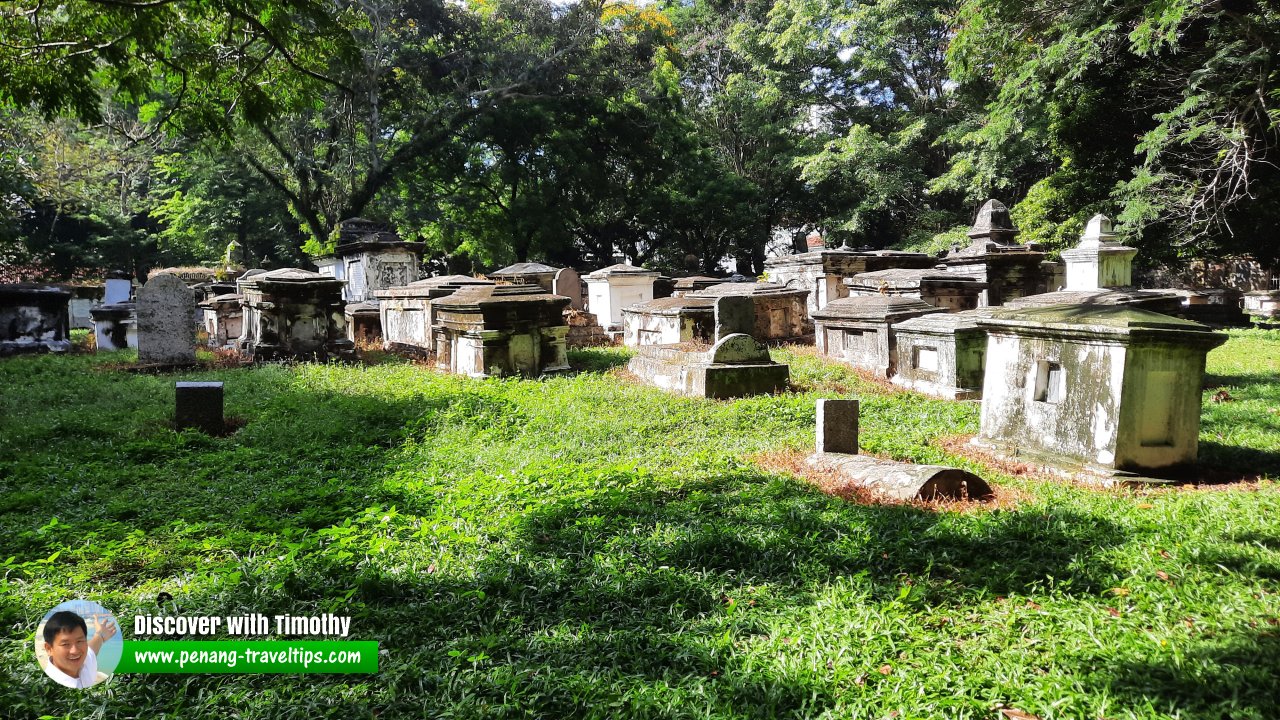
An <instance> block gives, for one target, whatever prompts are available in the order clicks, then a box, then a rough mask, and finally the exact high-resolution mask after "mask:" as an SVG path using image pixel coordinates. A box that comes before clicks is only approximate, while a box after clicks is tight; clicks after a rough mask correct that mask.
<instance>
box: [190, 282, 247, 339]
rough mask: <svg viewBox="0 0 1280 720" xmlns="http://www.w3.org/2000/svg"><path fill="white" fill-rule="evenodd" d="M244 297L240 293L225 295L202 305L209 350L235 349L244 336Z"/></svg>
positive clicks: (215, 297) (206, 301)
mask: <svg viewBox="0 0 1280 720" xmlns="http://www.w3.org/2000/svg"><path fill="white" fill-rule="evenodd" d="M243 301H244V297H243V296H241V295H240V294H239V293H225V294H223V295H215V296H214V297H211V298H209V299H208V300H205V301H204V302H202V303H200V307H201V309H203V310H204V330H205V332H206V333H208V335H209V341H208V344H209V348H210V349H220V348H233V347H236V346H237V345H238V343H239V340H240V336H241V335H243V334H244V310H243V308H242V307H241V303H242V302H243Z"/></svg>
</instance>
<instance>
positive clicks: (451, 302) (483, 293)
mask: <svg viewBox="0 0 1280 720" xmlns="http://www.w3.org/2000/svg"><path fill="white" fill-rule="evenodd" d="M559 300H564V301H568V300H569V298H567V297H564V296H562V295H552V294H551V293H549V292H546V291H545V290H543V289H542V288H540V287H538V286H537V285H466V286H464V287H461V288H458V290H456V291H455V292H453V293H451V294H449V295H445V296H444V297H441V298H436V299H435V300H434V301H433V302H435V303H437V304H438V305H439V306H440V307H462V306H479V305H482V304H485V305H487V304H489V303H496V302H549V301H559Z"/></svg>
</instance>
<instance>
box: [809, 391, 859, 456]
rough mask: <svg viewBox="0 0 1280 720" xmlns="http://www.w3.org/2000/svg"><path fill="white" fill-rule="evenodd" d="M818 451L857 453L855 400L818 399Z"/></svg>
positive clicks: (856, 411) (856, 408)
mask: <svg viewBox="0 0 1280 720" xmlns="http://www.w3.org/2000/svg"><path fill="white" fill-rule="evenodd" d="M818 452H820V453H845V454H847V455H857V454H858V401H857V400H830V399H826V398H822V399H819V400H818Z"/></svg>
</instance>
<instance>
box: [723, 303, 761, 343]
mask: <svg viewBox="0 0 1280 720" xmlns="http://www.w3.org/2000/svg"><path fill="white" fill-rule="evenodd" d="M755 331H756V302H755V300H753V299H752V298H751V297H750V296H749V295H722V296H720V297H718V298H716V337H715V339H716V342H719V341H720V340H722V339H724V338H726V337H728V336H730V335H733V334H735V333H742V334H744V335H751V334H753V333H754V332H755Z"/></svg>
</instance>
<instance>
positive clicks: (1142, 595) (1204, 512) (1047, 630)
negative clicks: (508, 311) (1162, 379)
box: [0, 331, 1280, 720]
mask: <svg viewBox="0 0 1280 720" xmlns="http://www.w3.org/2000/svg"><path fill="white" fill-rule="evenodd" d="M778 354H779V355H781V356H783V357H785V358H787V359H788V360H789V361H790V362H791V363H792V365H793V378H794V381H795V383H796V385H797V386H798V387H799V388H801V389H803V390H805V392H800V393H795V394H788V395H782V396H776V397H757V398H750V399H744V400H739V401H735V402H711V401H702V400H692V399H682V398H675V397H671V396H669V395H666V394H664V393H662V392H660V391H657V390H655V389H652V388H647V387H642V386H638V385H634V384H631V383H629V382H627V381H625V380H623V379H622V378H620V377H618V376H616V375H615V374H612V373H610V372H609V370H610V369H611V368H615V367H617V366H619V365H620V364H621V363H623V362H624V361H625V358H626V353H625V352H624V351H620V350H598V351H590V352H586V351H584V352H581V353H576V354H575V355H574V358H573V359H574V362H575V363H576V364H577V365H578V366H579V367H583V368H585V369H587V370H588V371H585V372H582V373H579V374H577V375H574V376H570V377H561V378H555V379H548V380H541V381H519V380H505V381H497V380H493V381H473V380H469V379H465V378H458V377H452V376H447V375H442V374H437V373H433V372H430V371H427V370H425V369H424V368H422V367H421V366H418V365H413V364H406V363H399V362H388V363H384V364H378V365H374V366H368V367H345V366H337V365H297V366H264V367H258V368H253V369H234V370H221V371H208V372H192V373H186V374H179V375H161V376H155V375H143V374H130V373H124V372H119V371H111V370H107V369H104V368H103V366H104V365H105V364H108V363H117V362H120V361H122V360H126V359H128V358H129V354H128V353H117V354H110V355H99V356H83V355H81V356H69V357H47V356H46V357H32V358H15V359H10V360H6V361H3V362H0V563H3V567H2V570H3V573H2V574H0V578H2V579H0V626H2V627H3V628H4V629H3V633H2V634H0V638H2V639H0V715H2V716H7V717H20V718H30V717H39V716H45V715H47V716H53V717H63V716H65V717H75V718H80V717H90V716H92V717H107V718H117V717H118V718H134V717H139V718H226V717H237V718H294V717H297V718H314V717H333V718H372V717H378V718H401V717H453V718H491V717H492V718H497V717H503V718H505V717H547V718H556V717H599V718H616V717H662V718H667V717H672V718H674V717H689V718H706V717H748V718H784V717H813V718H887V717H897V718H996V717H1001V716H1000V715H999V714H998V711H999V708H1004V707H1007V708H1017V709H1020V710H1023V711H1026V712H1028V713H1034V714H1035V715H1038V716H1040V717H1042V718H1046V719H1047V718H1101V717H1106V718H1114V719H1119V718H1213V719H1214V720H1217V719H1219V718H1233V719H1234V718H1270V717H1274V716H1275V713H1276V708H1277V707H1280V628H1278V627H1277V624H1278V623H1280V599H1278V598H1280V595H1278V594H1277V593H1280V587H1278V582H1277V581H1280V492H1278V491H1277V485H1276V483H1275V482H1274V479H1275V478H1277V477H1280V472H1278V471H1277V467H1278V466H1280V462H1278V461H1277V458H1278V457H1280V425H1278V424H1277V422H1278V418H1277V415H1276V413H1275V412H1274V410H1275V409H1276V406H1277V405H1280V380H1278V379H1277V370H1278V369H1280V365H1278V363H1280V333H1276V332H1270V333H1263V332H1252V331H1251V332H1234V333H1232V337H1231V341H1230V342H1229V343H1228V344H1227V345H1226V346H1224V347H1223V348H1220V349H1218V350H1216V351H1214V353H1212V354H1211V355H1210V360H1209V372H1210V374H1211V375H1210V382H1209V383H1208V385H1209V386H1211V387H1209V389H1207V390H1206V392H1205V396H1206V402H1205V409H1204V421H1203V437H1204V445H1205V448H1204V453H1203V454H1204V456H1205V458H1206V464H1207V465H1210V466H1211V467H1212V468H1214V469H1219V470H1220V469H1226V470H1230V471H1235V472H1240V473H1245V472H1249V471H1252V472H1255V473H1260V474H1263V475H1264V476H1266V477H1264V479H1263V480H1261V481H1260V482H1257V483H1253V484H1249V485H1242V486H1235V487H1233V488H1230V489H1160V490H1149V491H1142V492H1136V491H1135V492H1120V491H1102V490H1092V489H1086V488H1081V487H1077V486H1075V485H1070V484H1062V483H1046V482H1039V481H1030V480H1023V479H1017V478H1011V477H1005V476H1002V475H1000V474H998V473H994V472H992V471H990V470H986V469H982V468H980V467H979V466H977V465H974V464H973V463H971V462H969V461H964V460H960V459H957V458H950V457H949V456H948V455H947V454H946V453H945V452H944V451H943V450H941V449H939V448H936V447H933V446H931V445H930V443H931V441H933V440H934V439H936V438H938V437H942V436H950V435H956V434H966V433H972V432H975V431H976V429H977V418H978V412H977V405H976V404H973V403H952V402H942V401H935V400H929V399H926V398H923V397H921V396H918V395H914V394H906V393H904V394H885V393H884V392H883V390H882V389H881V388H880V387H878V386H874V385H869V384H867V383H865V382H864V381H861V380H859V379H858V378H857V376H856V375H855V374H853V373H852V372H850V371H848V370H847V369H844V368H842V367H840V366H836V365H832V364H829V363H826V362H823V361H821V360H820V359H817V358H815V357H813V356H812V355H811V354H809V353H804V352H790V351H787V350H782V351H779V352H778ZM178 379H208V380H214V379H216V380H223V381H225V382H226V383H227V408H228V412H229V414H231V415H233V416H237V417H239V418H242V419H243V420H244V421H245V425H244V427H243V428H242V429H240V431H239V432H237V433H236V434H234V435H231V436H229V437H225V438H210V437H205V436H203V435H200V434H197V433H193V432H185V433H174V432H173V431H171V430H169V429H168V419H169V415H170V413H171V411H172V393H173V389H172V388H173V382H174V381H175V380H178ZM1220 386H1222V387H1226V388H1227V389H1228V391H1229V394H1230V395H1231V396H1232V397H1233V398H1234V400H1233V401H1232V402H1224V403H1215V402H1212V401H1211V400H1210V398H1211V397H1212V396H1213V395H1214V394H1215V393H1216V392H1217V391H1218V389H1219V387H1220ZM820 392H821V393H826V394H827V395H830V394H831V393H832V392H847V393H853V394H857V395H858V396H859V397H861V399H862V401H863V404H862V412H863V416H862V444H863V446H864V448H866V449H867V450H869V451H872V452H879V453H885V454H889V455H892V456H894V457H899V458H904V459H911V460H916V461H927V462H962V463H965V464H967V466H968V467H970V468H973V469H978V470H980V471H981V473H982V474H983V475H984V477H986V478H987V479H988V480H990V481H991V482H992V483H993V484H995V485H997V486H1000V487H1004V488H1012V489H1014V490H1016V491H1017V493H1018V494H1019V495H1021V496H1023V500H1022V501H1021V503H1020V504H1018V505H1017V506H1015V507H1012V508H1004V509H999V510H990V511H988V510H976V511H968V512H936V511H932V510H930V509H927V508H920V507H913V506H904V505H897V506H893V505H889V506H862V505H853V504H849V503H846V502H843V501H841V500H837V499H834V498H831V497H828V496H825V495H822V494H820V493H818V492H816V491H814V490H813V489H811V488H810V487H808V486H807V485H805V484H803V483H801V482H799V481H797V480H795V479H793V478H789V477H782V476H778V475H776V474H772V473H769V472H767V471H764V470H762V469H760V468H758V467H756V466H755V465H753V464H752V463H751V462H750V461H749V460H748V459H747V458H748V457H749V456H750V455H752V454H754V453H759V452H764V451H769V450H777V449H787V448H792V449H805V448H808V447H809V446H810V445H811V443H812V436H813V423H814V403H813V400H814V398H815V397H817V393H820ZM6 558H7V560H6ZM1165 577H1167V580H1166V579H1165ZM162 591H163V592H168V593H170V594H172V595H173V597H174V599H175V602H176V603H177V605H178V607H179V609H180V611H181V612H182V613H184V614H190V615H232V614H240V613H246V612H261V613H264V614H268V615H272V614H278V613H289V614H295V615H296V614H314V613H320V612H334V613H338V614H343V615H351V616H353V618H354V619H353V621H352V637H353V638H354V639H366V640H377V641H379V642H380V643H381V645H382V647H383V648H384V649H385V650H386V654H385V655H384V656H383V657H382V659H381V669H380V671H379V673H378V674H377V675H373V676H351V677H343V676H323V675H318V676H305V677H304V676H284V677H277V676H269V675H257V676H255V675H226V676H215V675H197V676H181V675H150V676H147V675H117V676H115V677H114V678H113V679H112V680H111V681H110V682H109V683H108V684H107V685H106V686H105V687H97V688H94V689H91V690H87V691H70V690H65V689H63V688H60V687H58V686H56V685H54V684H53V683H51V682H49V681H47V680H46V679H45V678H44V677H43V674H42V673H41V672H40V670H39V668H38V667H37V665H36V663H35V660H34V654H33V652H32V647H33V633H34V630H35V626H36V623H37V622H38V620H39V618H40V616H42V615H43V613H44V612H45V611H47V610H48V609H49V608H51V607H52V606H54V605H56V604H57V603H59V602H61V601H63V600H67V599H71V598H76V597H84V598H90V599H95V600H98V601H99V602H102V603H103V604H104V605H106V606H107V607H109V608H111V609H113V610H114V611H115V612H116V614H117V616H118V617H120V618H121V620H122V623H123V625H124V630H125V637H126V638H128V637H129V635H130V633H129V628H130V625H131V618H132V617H133V615H135V614H138V613H146V612H153V611H154V609H155V604H154V599H155V597H156V595H157V594H158V593H160V592H162ZM894 713H896V715H895V714H894Z"/></svg>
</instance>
